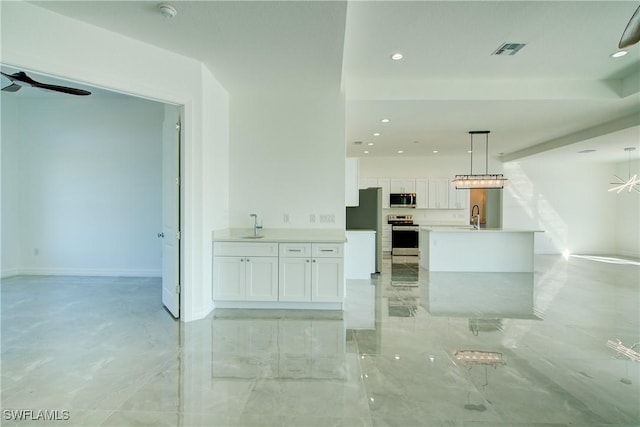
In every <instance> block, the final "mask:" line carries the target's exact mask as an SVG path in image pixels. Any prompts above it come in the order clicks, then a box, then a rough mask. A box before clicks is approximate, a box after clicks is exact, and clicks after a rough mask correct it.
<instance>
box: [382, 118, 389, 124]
mask: <svg viewBox="0 0 640 427" xmlns="http://www.w3.org/2000/svg"><path fill="white" fill-rule="evenodd" d="M380 121H381V122H382V123H389V119H382V120H380Z"/></svg>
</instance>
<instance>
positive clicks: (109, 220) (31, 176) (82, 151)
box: [1, 66, 183, 318]
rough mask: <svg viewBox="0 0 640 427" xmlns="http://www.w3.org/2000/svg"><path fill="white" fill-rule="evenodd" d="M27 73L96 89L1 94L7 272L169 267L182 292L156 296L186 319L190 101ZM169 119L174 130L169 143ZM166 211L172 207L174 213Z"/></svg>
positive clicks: (146, 272) (151, 271)
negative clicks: (183, 171)
mask: <svg viewBox="0 0 640 427" xmlns="http://www.w3.org/2000/svg"><path fill="white" fill-rule="evenodd" d="M2 70H3V72H7V73H10V74H13V73H16V72H17V71H18V70H15V69H12V68H10V67H5V66H3V67H2ZM28 74H29V76H30V77H32V78H35V79H36V80H38V81H43V82H46V83H48V84H57V85H61V86H72V87H74V88H81V89H86V90H88V91H90V92H91V95H90V96H73V95H72V94H66V93H57V92H51V91H41V90H39V89H37V88H32V87H22V88H20V90H18V91H4V92H2V102H3V107H6V108H3V109H2V119H3V120H2V122H3V129H2V130H3V132H2V134H3V138H2V160H3V168H2V193H3V205H4V206H5V207H6V209H3V211H2V229H3V230H11V232H10V233H3V239H2V248H3V250H2V254H3V256H2V269H1V270H2V271H1V273H2V276H3V277H8V276H14V275H39V276H41V275H52V276H78V277H81V276H104V277H108V276H112V277H115V276H117V277H127V276H129V277H151V278H155V283H158V277H159V276H164V275H165V274H168V275H170V276H171V280H170V281H168V282H171V283H173V286H172V291H173V294H174V295H173V298H172V299H170V298H165V295H164V294H162V295H161V294H160V292H159V293H158V300H157V301H158V302H160V301H161V300H162V301H163V302H165V303H167V301H169V300H171V301H172V304H173V306H172V309H170V310H169V311H170V312H171V313H172V315H173V316H174V317H176V318H177V317H179V316H180V310H179V308H180V299H179V296H180V291H181V289H180V286H179V282H180V280H179V279H180V276H181V268H180V264H181V257H180V254H181V249H180V248H181V245H180V241H181V239H180V238H181V237H182V236H181V235H180V221H181V215H180V212H181V199H180V186H179V184H180V164H181V156H180V153H181V139H182V138H181V136H182V132H183V129H182V126H181V119H180V117H183V107H181V106H176V105H169V104H164V103H161V102H158V101H155V100H148V99H145V98H140V97H136V96H132V95H128V94H123V93H115V92H111V91H109V90H106V89H101V88H96V87H90V86H87V85H84V84H82V83H79V82H73V81H62V80H58V79H56V78H53V77H50V76H46V75H40V74H38V73H35V72H28ZM6 84H8V83H7V82H5V81H4V78H3V81H2V85H3V86H5V85H6ZM25 117H28V118H29V120H26V119H24V118H25ZM163 123H165V124H166V123H168V124H169V125H167V126H168V127H171V132H172V138H171V140H172V141H173V143H172V145H171V148H170V149H168V150H165V149H164V148H165V147H164V146H163V142H164V137H163V135H164V134H165V129H164V127H163ZM176 124H180V126H179V127H178V128H176ZM165 151H166V152H165ZM5 165H10V166H11V167H6V168H5V167H4V166H5ZM17 165H19V167H18V166H17ZM165 165H170V166H171V168H173V172H171V174H170V175H168V176H171V178H170V179H165V178H163V175H164V169H165ZM165 196H168V197H165ZM165 199H166V200H170V201H171V202H170V209H165V208H164V206H165V205H167V206H169V202H166V203H165ZM165 211H171V212H172V213H171V215H170V216H168V217H167V218H165ZM165 230H167V231H169V233H170V235H171V236H172V240H173V238H175V241H173V242H172V243H173V244H172V245H171V248H170V251H169V253H170V255H164V254H162V251H164V248H162V244H161V241H160V240H159V239H158V236H157V234H162V233H165V235H166V234H167V231H165ZM164 240H166V239H164ZM164 240H163V242H164ZM159 307H160V308H161V307H162V306H159Z"/></svg>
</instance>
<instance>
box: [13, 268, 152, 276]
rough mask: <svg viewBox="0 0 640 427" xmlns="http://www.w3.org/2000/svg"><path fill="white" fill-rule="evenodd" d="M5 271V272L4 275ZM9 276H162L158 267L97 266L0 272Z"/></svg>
mask: <svg viewBox="0 0 640 427" xmlns="http://www.w3.org/2000/svg"><path fill="white" fill-rule="evenodd" d="M5 273H7V274H6V275H5ZM10 276H96V277H100V276H104V277H162V270H159V269H127V270H112V269H97V268H23V269H12V270H8V271H6V272H5V271H3V272H2V277H3V278H4V277H10Z"/></svg>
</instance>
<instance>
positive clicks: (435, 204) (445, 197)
mask: <svg viewBox="0 0 640 427" xmlns="http://www.w3.org/2000/svg"><path fill="white" fill-rule="evenodd" d="M429 208H430V209H448V208H449V180H448V179H447V178H436V179H430V180H429Z"/></svg>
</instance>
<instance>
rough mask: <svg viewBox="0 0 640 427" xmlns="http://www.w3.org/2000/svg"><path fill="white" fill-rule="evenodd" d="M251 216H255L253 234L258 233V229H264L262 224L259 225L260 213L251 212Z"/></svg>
mask: <svg viewBox="0 0 640 427" xmlns="http://www.w3.org/2000/svg"><path fill="white" fill-rule="evenodd" d="M249 216H250V217H252V218H253V235H254V236H257V235H258V230H262V225H258V214H254V213H253V214H250V215H249Z"/></svg>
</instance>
